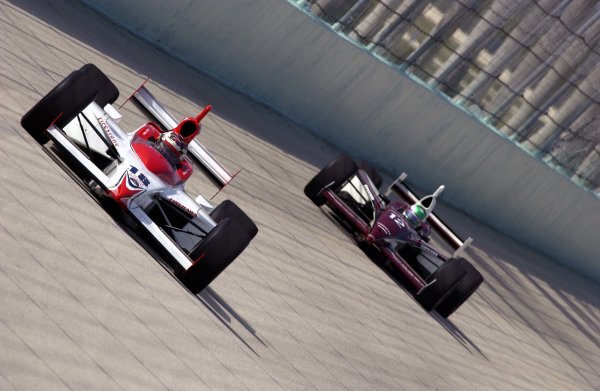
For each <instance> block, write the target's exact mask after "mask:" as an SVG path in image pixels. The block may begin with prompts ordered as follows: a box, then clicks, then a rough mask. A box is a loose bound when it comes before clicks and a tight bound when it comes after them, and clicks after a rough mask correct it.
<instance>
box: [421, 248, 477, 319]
mask: <svg viewBox="0 0 600 391" xmlns="http://www.w3.org/2000/svg"><path fill="white" fill-rule="evenodd" d="M466 275H467V271H466V270H465V268H464V267H463V265H462V263H461V262H460V261H459V260H458V259H457V258H450V259H449V260H447V261H446V262H444V263H443V264H442V266H440V267H439V268H438V269H437V270H436V271H435V272H433V274H432V275H431V276H430V277H429V278H428V279H427V280H428V281H429V285H427V286H426V287H425V288H423V289H421V290H420V291H419V292H417V294H416V295H415V299H416V300H417V302H418V303H419V304H421V306H422V307H423V308H425V310H427V311H432V310H433V309H435V308H436V306H437V305H438V304H439V303H440V302H442V300H444V298H446V297H447V296H448V295H449V294H450V293H451V292H452V290H453V289H454V288H456V287H457V286H458V284H459V283H460V282H461V281H462V279H463V278H464V277H465V276H466ZM430 281H433V283H431V282H430Z"/></svg>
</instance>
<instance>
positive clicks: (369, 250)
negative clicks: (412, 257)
mask: <svg viewBox="0 0 600 391" xmlns="http://www.w3.org/2000/svg"><path fill="white" fill-rule="evenodd" d="M321 212H322V213H323V214H324V215H325V216H327V218H328V219H329V220H331V222H332V223H334V224H335V225H336V226H338V228H339V229H340V230H341V231H342V232H344V233H345V234H346V235H347V236H348V238H349V239H350V240H352V241H353V242H354V243H355V244H356V245H357V247H358V248H359V249H360V250H361V251H362V252H363V253H364V254H365V255H366V256H367V257H368V258H369V259H370V260H371V261H372V262H373V263H374V264H375V265H377V266H378V267H379V268H380V269H381V270H382V271H383V272H385V273H386V274H387V275H388V276H389V277H390V279H391V280H392V281H394V283H395V284H396V285H398V287H400V289H402V290H403V291H404V292H405V293H406V295H407V296H409V297H410V298H412V299H413V300H414V298H413V292H411V291H410V289H409V282H408V280H407V279H406V278H404V277H403V276H402V275H401V274H400V273H399V272H398V271H397V270H396V269H395V268H394V266H392V265H391V263H390V262H389V261H388V260H387V259H386V258H385V257H384V256H382V255H381V254H380V253H379V252H378V251H377V250H376V249H375V248H373V247H371V246H367V245H364V244H363V243H359V242H357V241H356V238H355V237H354V235H352V233H351V232H350V231H349V230H348V227H347V226H346V225H345V224H344V222H343V221H340V220H339V219H338V218H337V217H336V216H335V215H334V214H333V212H330V211H328V210H324V209H321ZM415 302H416V301H415ZM429 315H430V316H431V317H432V318H433V319H435V320H436V321H437V322H438V323H439V324H440V326H442V327H443V328H444V330H446V331H447V332H448V333H449V334H450V335H451V336H452V337H454V339H455V340H456V341H457V342H458V343H459V344H460V345H461V346H463V347H464V348H465V349H466V350H467V351H468V352H469V353H471V354H473V355H478V356H480V357H482V358H484V359H486V360H488V361H489V359H488V358H487V356H486V355H485V354H484V353H483V352H482V350H481V349H480V348H479V347H478V346H477V345H476V344H475V343H474V342H473V341H472V340H471V339H470V338H469V337H468V336H467V335H466V334H465V333H464V332H462V331H461V330H460V329H459V328H458V327H457V326H456V325H455V324H454V323H453V322H452V321H451V320H450V319H446V318H444V317H443V316H441V315H440V314H438V313H437V312H436V311H432V312H429Z"/></svg>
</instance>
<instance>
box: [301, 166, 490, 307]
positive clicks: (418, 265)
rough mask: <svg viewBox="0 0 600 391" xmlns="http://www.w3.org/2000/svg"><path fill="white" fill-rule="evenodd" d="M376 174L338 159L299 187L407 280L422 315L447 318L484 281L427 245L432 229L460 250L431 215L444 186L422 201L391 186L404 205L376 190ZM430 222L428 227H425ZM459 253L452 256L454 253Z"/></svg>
mask: <svg viewBox="0 0 600 391" xmlns="http://www.w3.org/2000/svg"><path fill="white" fill-rule="evenodd" d="M381 184H382V179H381V177H380V176H379V174H378V173H377V172H376V171H375V169H373V168H372V167H371V166H369V165H368V164H367V163H365V162H361V163H359V164H358V165H357V163H355V162H354V161H353V160H352V159H351V158H350V157H348V156H346V155H341V156H339V157H338V158H337V159H335V160H334V161H332V162H331V163H329V164H328V165H327V166H325V167H324V168H323V169H322V170H321V171H320V172H319V173H318V174H317V175H316V176H315V177H314V178H313V179H312V180H311V181H310V182H308V184H307V185H306V187H305V188H304V193H305V194H306V196H307V197H308V198H310V199H311V201H313V202H314V203H315V204H316V205H317V206H322V205H325V204H326V205H327V206H328V207H329V208H330V209H331V210H332V211H333V212H334V216H335V218H336V220H337V221H339V222H340V223H341V224H342V225H343V226H344V227H345V228H346V229H347V230H349V231H350V232H351V233H352V234H353V236H354V238H355V239H356V241H357V242H358V243H359V244H361V245H366V246H367V247H368V248H374V249H376V250H378V252H380V253H381V254H383V255H384V256H385V257H386V258H387V260H388V261H389V262H390V263H391V264H393V265H394V266H395V268H396V269H397V270H398V271H399V272H400V273H401V274H402V276H403V277H405V278H406V279H407V280H408V287H407V288H408V289H409V291H410V292H411V293H412V294H413V295H414V298H415V299H416V300H417V302H419V303H420V304H421V306H423V308H425V309H426V310H427V311H432V310H436V311H437V312H438V313H439V314H440V315H442V316H443V317H448V316H450V315H451V314H452V313H453V312H454V311H456V309H458V307H459V306H460V305H461V304H463V303H464V302H465V301H466V300H467V299H468V298H469V296H471V295H472V294H473V293H474V292H475V290H476V289H477V288H478V287H479V285H481V283H482V282H483V277H482V276H481V274H480V273H479V272H478V271H477V269H475V267H473V265H471V264H470V263H469V262H468V261H467V260H466V259H464V258H460V257H456V256H452V257H446V256H444V255H442V254H440V252H439V251H438V250H436V249H434V248H433V247H432V246H431V245H429V235H430V232H431V228H430V227H431V226H433V227H434V228H436V230H437V231H440V233H442V234H444V235H443V236H444V238H445V239H447V240H448V241H449V242H450V243H451V244H452V243H456V245H455V246H454V247H455V248H456V247H459V249H460V250H462V248H463V247H464V246H465V244H468V241H467V242H465V243H463V242H462V241H460V239H458V238H457V237H456V236H455V235H454V234H453V233H452V232H451V231H449V230H448V229H446V227H445V226H444V225H443V223H441V222H440V221H439V219H437V218H436V217H435V216H433V214H432V210H433V208H434V206H435V203H436V198H437V197H438V196H439V194H440V193H441V192H442V191H443V190H444V187H443V186H440V188H439V189H438V190H437V191H436V192H435V193H434V194H432V195H429V196H426V197H424V198H422V199H421V200H418V199H416V197H415V196H414V194H412V192H411V191H410V190H408V188H406V187H405V186H404V185H401V184H397V182H395V183H394V184H393V185H392V186H391V187H394V188H395V190H397V191H399V193H400V195H402V196H403V197H404V198H405V199H407V200H410V201H409V202H411V203H412V205H411V204H409V203H406V202H403V201H399V200H393V201H391V200H389V199H388V198H387V196H386V195H384V194H381V193H380V192H379V190H378V187H380V186H381ZM430 223H431V224H430ZM458 252H459V251H457V252H455V253H454V254H455V255H456V254H457V253H458Z"/></svg>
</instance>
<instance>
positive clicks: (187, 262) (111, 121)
mask: <svg viewBox="0 0 600 391" xmlns="http://www.w3.org/2000/svg"><path fill="white" fill-rule="evenodd" d="M109 113H110V115H109ZM82 114H84V115H85V117H87V120H89V123H88V121H87V120H86V119H85V118H84V116H83V115H78V116H77V117H76V118H75V119H74V120H72V121H71V122H70V123H68V124H67V125H66V126H64V127H63V129H62V130H61V129H59V128H57V127H56V126H54V125H51V126H50V127H49V128H48V129H47V134H48V136H49V137H50V138H51V139H52V140H53V141H54V142H55V143H56V144H59V145H60V146H61V147H62V148H63V149H64V150H65V151H67V152H68V153H69V154H70V155H71V156H72V157H73V158H74V159H76V160H77V161H78V162H79V163H80V164H81V165H82V166H83V167H84V169H85V170H86V171H87V172H88V174H89V175H90V176H91V177H92V178H93V180H94V182H95V183H96V184H97V185H98V186H99V187H100V188H101V189H102V190H100V191H102V192H104V194H107V195H109V194H110V192H111V189H115V188H116V187H117V186H119V184H121V183H122V182H123V180H125V182H127V183H126V184H125V185H126V186H128V185H127V184H129V185H131V184H133V185H132V186H134V187H133V189H134V190H133V192H135V193H136V194H134V195H132V196H131V197H130V198H129V199H127V201H126V203H125V205H124V207H126V208H127V210H128V211H129V212H130V214H131V215H132V216H133V217H134V218H135V219H136V220H137V221H138V222H139V223H140V224H141V225H142V226H143V227H144V228H145V229H146V230H147V231H148V232H149V233H150V234H151V235H152V236H153V237H154V238H155V239H156V240H157V241H158V242H159V243H161V244H162V246H164V248H165V249H166V250H167V251H168V252H169V253H170V254H171V255H172V256H173V258H174V259H175V260H177V262H178V263H179V264H180V265H181V266H182V267H183V269H184V270H187V269H188V268H189V267H190V266H192V264H193V260H191V259H190V258H189V257H188V255H187V254H186V253H185V252H184V251H183V250H182V249H181V248H180V247H179V246H178V244H177V243H175V242H174V241H173V239H171V237H170V236H169V235H167V234H166V233H165V232H164V231H163V229H162V228H161V227H159V226H158V225H157V224H155V223H154V222H153V221H152V219H151V218H150V216H148V214H146V212H145V209H146V208H148V207H149V206H150V205H152V204H153V203H154V202H156V199H157V197H160V198H162V199H163V200H165V201H167V202H170V203H171V204H173V205H175V206H176V207H177V208H179V209H180V210H183V211H184V212H186V213H187V215H189V216H193V217H191V219H192V221H193V222H194V223H195V224H197V225H198V226H199V227H200V228H201V229H202V230H203V231H205V232H206V233H207V232H209V231H211V230H212V229H213V228H214V227H215V226H216V222H215V221H214V220H213V219H212V218H211V217H210V215H209V213H210V211H211V210H212V209H213V206H212V205H211V204H210V203H209V202H208V201H207V200H206V199H205V198H204V197H202V196H198V197H197V198H196V199H194V198H192V197H190V196H189V195H188V194H187V193H186V192H185V191H184V184H183V183H181V184H179V185H176V186H171V185H168V184H166V183H165V182H163V181H162V180H161V179H160V178H159V177H158V176H156V175H154V174H153V173H152V172H151V171H150V170H148V169H147V168H146V167H145V166H144V164H143V163H142V161H141V160H140V158H139V157H138V156H137V154H136V153H135V151H134V150H133V149H132V148H131V140H132V138H133V136H134V135H135V132H136V131H135V130H134V131H132V132H129V133H128V132H125V131H124V130H122V129H121V128H120V127H119V126H118V124H117V121H118V119H119V118H120V115H119V114H118V113H117V111H116V110H115V109H114V108H113V107H112V106H110V105H107V107H106V108H101V107H100V106H98V104H96V103H95V102H92V103H91V104H90V105H89V106H88V107H86V108H85V109H84V110H83V112H82ZM92 126H94V127H95V128H96V131H98V133H100V134H101V135H102V136H103V137H104V139H105V140H104V141H103V140H102V139H101V137H100V136H99V135H98V133H97V132H96V131H94V130H93V129H92ZM82 128H83V129H84V132H83V133H82V130H81V129H82ZM83 134H85V137H84V136H83ZM106 141H108V142H109V143H111V144H112V145H113V146H114V147H115V149H116V150H117V151H118V154H119V158H118V159H114V161H113V162H112V163H111V164H110V165H109V166H108V167H106V168H105V169H104V170H101V169H100V168H99V167H98V166H96V164H95V163H94V162H92V161H91V160H90V159H89V158H88V157H87V155H86V154H85V153H84V152H83V151H86V150H87V148H88V147H89V148H90V149H91V150H93V151H95V152H96V153H98V154H100V155H102V156H105V157H107V158H110V159H113V158H112V157H111V156H110V152H109V148H108V146H107V144H106ZM190 151H193V149H192V148H190ZM192 153H193V152H192ZM209 156H210V155H209ZM217 168H218V169H221V168H222V166H220V165H219V167H217ZM124 176H126V178H124ZM142 179H143V180H142ZM128 188H129V186H128Z"/></svg>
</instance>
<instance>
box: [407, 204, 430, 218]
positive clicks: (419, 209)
mask: <svg viewBox="0 0 600 391" xmlns="http://www.w3.org/2000/svg"><path fill="white" fill-rule="evenodd" d="M410 209H411V210H412V212H413V213H414V214H415V215H416V216H417V217H418V218H419V220H421V221H425V219H426V218H427V212H426V211H425V208H423V206H421V204H414V205H412V206H411V207H410Z"/></svg>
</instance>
